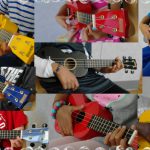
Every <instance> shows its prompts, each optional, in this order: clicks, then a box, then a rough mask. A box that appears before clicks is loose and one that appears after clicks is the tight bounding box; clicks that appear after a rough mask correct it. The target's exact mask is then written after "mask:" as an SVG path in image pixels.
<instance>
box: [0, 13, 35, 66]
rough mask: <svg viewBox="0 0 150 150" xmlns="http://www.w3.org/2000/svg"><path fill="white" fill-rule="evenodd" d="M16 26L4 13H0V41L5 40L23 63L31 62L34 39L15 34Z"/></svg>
mask: <svg viewBox="0 0 150 150" xmlns="http://www.w3.org/2000/svg"><path fill="white" fill-rule="evenodd" d="M17 31H18V27H17V25H16V24H14V23H12V22H11V21H10V20H9V19H8V18H7V17H5V16H4V15H0V41H3V42H7V43H8V46H9V47H10V49H11V50H12V52H13V53H14V54H15V55H16V56H17V57H19V58H20V59H21V60H22V61H23V62H24V63H26V64H31V62H32V61H33V57H34V39H32V38H29V37H27V36H24V35H15V33H17Z"/></svg>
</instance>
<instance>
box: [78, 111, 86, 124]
mask: <svg viewBox="0 0 150 150" xmlns="http://www.w3.org/2000/svg"><path fill="white" fill-rule="evenodd" d="M84 117H85V112H80V113H79V114H78V115H77V117H76V121H77V122H82V120H83V119H84Z"/></svg>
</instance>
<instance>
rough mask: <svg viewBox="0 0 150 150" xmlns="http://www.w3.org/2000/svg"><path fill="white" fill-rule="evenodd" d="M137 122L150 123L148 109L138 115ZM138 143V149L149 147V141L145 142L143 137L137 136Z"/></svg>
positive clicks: (149, 111)
mask: <svg viewBox="0 0 150 150" xmlns="http://www.w3.org/2000/svg"><path fill="white" fill-rule="evenodd" d="M139 122H141V123H150V110H146V111H144V112H143V113H142V114H141V115H140V117H139ZM138 143H139V149H138V150H144V148H145V149H146V148H147V149H148V148H149V149H150V143H149V142H147V141H146V140H145V139H144V138H142V137H139V142H138Z"/></svg>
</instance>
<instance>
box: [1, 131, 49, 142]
mask: <svg viewBox="0 0 150 150" xmlns="http://www.w3.org/2000/svg"><path fill="white" fill-rule="evenodd" d="M17 137H20V138H21V139H23V140H26V141H28V142H34V143H37V142H39V143H43V144H47V143H48V142H49V132H48V128H31V129H28V130H0V140H4V139H16V138H17Z"/></svg>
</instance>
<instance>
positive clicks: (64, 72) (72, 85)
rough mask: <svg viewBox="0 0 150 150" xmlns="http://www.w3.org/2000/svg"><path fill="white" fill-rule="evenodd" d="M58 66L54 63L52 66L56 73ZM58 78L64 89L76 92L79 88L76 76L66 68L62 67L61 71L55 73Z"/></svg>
mask: <svg viewBox="0 0 150 150" xmlns="http://www.w3.org/2000/svg"><path fill="white" fill-rule="evenodd" d="M57 66H58V64H56V63H54V64H52V69H53V71H54V72H55V70H56V68H57ZM55 74H56V76H57V78H58V79H59V81H60V82H61V84H62V87H63V88H64V89H65V90H67V89H72V90H76V89H77V88H78V87H79V83H78V80H77V78H76V77H75V75H74V74H73V73H72V72H70V71H69V70H68V69H67V68H66V67H64V66H61V67H60V70H59V71H58V72H56V73H55Z"/></svg>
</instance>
